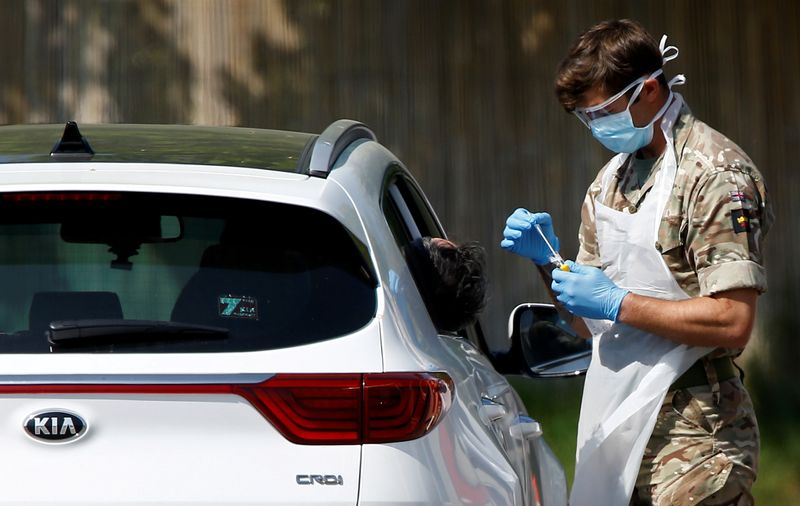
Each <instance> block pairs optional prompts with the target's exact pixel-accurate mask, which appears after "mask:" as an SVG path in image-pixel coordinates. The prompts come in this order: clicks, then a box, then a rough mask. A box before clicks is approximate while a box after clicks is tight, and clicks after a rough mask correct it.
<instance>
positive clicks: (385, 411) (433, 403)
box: [240, 373, 453, 444]
mask: <svg viewBox="0 0 800 506" xmlns="http://www.w3.org/2000/svg"><path fill="white" fill-rule="evenodd" d="M240 388H241V389H242V390H243V392H242V394H241V395H243V396H244V397H245V398H247V399H248V400H250V402H251V403H252V404H253V405H254V406H255V407H256V408H257V409H258V410H259V411H260V412H261V414H263V415H264V417H266V418H267V419H268V420H269V421H270V422H272V424H273V425H274V426H275V428H277V429H278V430H279V431H280V432H281V434H283V435H284V436H285V437H286V438H287V439H288V440H290V441H292V442H295V443H300V444H360V443H387V442H393V441H408V440H409V439H416V438H418V437H421V436H424V435H425V434H427V433H428V432H430V431H431V429H433V428H434V427H435V426H436V424H437V423H438V422H439V420H440V419H441V417H442V415H444V414H445V413H446V412H447V409H448V408H449V407H450V402H451V400H452V395H453V384H452V380H451V379H450V377H449V376H447V375H446V374H443V373H437V374H430V373H373V374H364V375H361V374H308V375H305V374H279V375H277V376H275V377H274V378H272V379H270V380H268V381H265V382H264V383H261V384H259V385H253V386H252V387H250V386H241V387H240Z"/></svg>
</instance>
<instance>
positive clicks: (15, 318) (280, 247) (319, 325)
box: [0, 192, 377, 353]
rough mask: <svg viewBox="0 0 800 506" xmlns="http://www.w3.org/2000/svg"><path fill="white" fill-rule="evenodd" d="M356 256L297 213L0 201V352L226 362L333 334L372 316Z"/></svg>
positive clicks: (170, 203) (345, 236)
mask: <svg viewBox="0 0 800 506" xmlns="http://www.w3.org/2000/svg"><path fill="white" fill-rule="evenodd" d="M364 252H365V248H364V246H363V244H361V243H360V242H359V241H358V240H357V239H356V238H355V237H354V236H352V234H350V233H349V232H348V231H347V230H346V229H345V228H344V227H343V226H342V225H341V224H340V223H338V222H337V221H336V220H335V219H334V218H332V217H331V216H329V215H327V214H325V213H323V212H320V211H318V210H314V209H309V208H305V207H299V206H292V205H286V204H279V203H269V202H261V201H254V200H245V199H233V198H221V197H207V196H195V195H175V194H157V193H126V192H50V193H47V192H37V193H4V194H0V280H2V284H0V353H59V352H114V353H132V352H135V353H154V352H235V351H249V350H268V349H275V348H284V347H289V346H297V345H302V344H309V343H313V342H317V341H321V340H326V339H331V338H334V337H337V336H342V335H345V334H348V333H351V332H353V331H355V330H357V329H359V328H361V327H363V326H364V325H366V324H367V323H368V322H369V321H370V320H371V319H372V318H373V316H374V314H375V310H376V305H377V300H376V297H377V295H376V290H375V287H376V282H375V276H374V274H373V271H372V268H371V265H370V264H369V260H368V257H367V255H366V254H365V253H364Z"/></svg>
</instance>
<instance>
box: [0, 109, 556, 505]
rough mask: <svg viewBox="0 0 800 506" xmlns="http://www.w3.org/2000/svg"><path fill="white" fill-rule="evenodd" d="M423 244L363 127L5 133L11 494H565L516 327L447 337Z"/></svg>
mask: <svg viewBox="0 0 800 506" xmlns="http://www.w3.org/2000/svg"><path fill="white" fill-rule="evenodd" d="M62 129H63V133H62ZM420 236H440V237H444V230H443V229H442V227H441V225H440V223H439V221H438V219H437V218H436V215H435V214H434V212H433V211H432V209H431V207H430V205H429V203H428V201H427V199H426V198H425V196H424V194H423V193H422V191H421V190H420V189H419V186H418V185H417V184H416V183H415V181H414V180H413V179H412V177H411V176H410V175H409V173H408V171H407V170H406V169H405V168H404V167H403V165H402V164H401V162H400V161H398V160H397V159H396V158H395V157H394V156H393V155H392V154H391V153H390V152H389V151H388V150H387V149H385V148H384V147H383V146H381V145H380V144H379V143H378V142H377V141H376V140H375V136H374V135H373V134H372V132H371V131H370V130H368V129H367V128H366V127H365V126H364V125H362V124H360V123H356V122H353V121H349V120H340V121H337V122H335V123H333V124H332V125H331V126H330V127H329V128H327V129H326V130H325V131H324V132H323V133H322V134H321V135H319V136H316V135H311V134H302V133H294V132H281V131H269V130H258V129H246V128H206V127H190V126H153V125H150V126H144V125H138V126H134V125H95V126H91V125H81V126H80V129H79V128H78V126H77V125H76V124H75V123H73V122H70V123H68V124H67V127H66V129H64V128H63V126H59V125H36V126H10V127H2V128H0V280H2V285H1V287H0V292H1V294H0V301H2V304H0V413H2V414H0V448H2V451H3V459H2V460H0V486H1V488H2V493H0V503H3V504H19V503H26V504H60V503H69V504H176V503H181V504H296V505H301V504H302V505H314V504H327V505H361V506H368V505H411V504H414V505H421V504H431V505H442V504H470V505H489V504H492V505H502V506H508V505H540V504H543V505H545V506H550V505H564V504H566V487H565V479H564V473H563V470H562V469H561V467H560V465H559V464H558V462H557V461H556V460H555V458H554V457H553V455H552V453H551V452H550V449H549V448H548V446H547V444H546V443H545V442H544V440H543V438H542V437H541V427H540V426H539V424H538V423H537V422H536V421H535V420H533V419H532V418H530V417H529V416H528V414H527V413H526V411H525V407H524V406H523V404H522V403H521V401H520V399H519V398H518V396H517V394H516V392H515V391H514V390H513V389H512V388H511V386H510V385H509V383H508V382H507V380H506V378H505V377H504V376H503V375H501V374H500V372H498V369H497V368H496V367H498V368H499V370H500V371H501V372H504V373H519V372H526V371H525V369H526V368H527V369H528V371H530V368H528V365H529V362H530V360H528V358H529V357H528V355H530V353H529V350H527V349H522V348H520V346H521V344H520V343H522V342H527V341H525V340H520V337H519V334H520V332H521V331H520V324H519V323H518V322H517V323H516V324H515V329H516V330H515V332H514V334H515V338H514V346H515V347H514V348H513V349H512V354H511V355H509V354H506V355H504V356H501V355H497V357H496V358H495V357H493V356H492V355H491V354H490V353H489V352H488V350H487V348H486V345H485V343H484V339H483V336H482V334H481V330H480V327H479V325H478V324H475V325H473V326H471V327H470V328H468V329H466V331H464V332H462V333H461V335H448V334H445V333H440V332H438V331H437V329H436V328H435V327H434V324H433V323H432V320H431V317H430V316H429V313H428V311H427V310H426V306H425V304H424V302H423V300H422V298H421V296H420V293H419V291H418V289H417V287H416V285H415V283H414V280H413V277H412V275H411V274H410V271H409V267H408V264H407V262H406V259H405V257H404V254H403V247H404V246H405V245H406V244H408V243H409V242H410V241H411V240H413V239H414V238H416V237H420ZM520 314H521V313H515V316H513V317H512V320H514V318H516V320H515V321H518V320H519V319H520ZM525 325H527V326H530V322H528V323H527V324H525ZM525 346H528V345H525ZM526 357H528V358H526ZM550 358H553V357H550ZM556 358H558V357H556ZM492 361H494V364H495V365H493V364H492ZM571 373H572V371H567V372H565V374H571Z"/></svg>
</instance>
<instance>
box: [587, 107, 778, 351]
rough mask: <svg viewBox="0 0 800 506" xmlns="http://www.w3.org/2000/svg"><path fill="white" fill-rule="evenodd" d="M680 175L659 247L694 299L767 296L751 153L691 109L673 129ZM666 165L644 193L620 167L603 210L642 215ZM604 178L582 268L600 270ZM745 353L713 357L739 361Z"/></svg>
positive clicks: (763, 216)
mask: <svg viewBox="0 0 800 506" xmlns="http://www.w3.org/2000/svg"><path fill="white" fill-rule="evenodd" d="M674 139H675V149H676V154H677V156H678V171H677V174H676V176H675V183H674V186H673V190H672V196H671V197H670V199H669V200H668V201H667V204H666V208H665V210H664V214H663V216H662V218H661V225H660V227H659V230H658V241H657V242H656V244H655V245H654V246H655V248H656V249H657V250H658V251H660V252H661V254H662V256H663V257H664V261H665V262H666V263H667V266H668V267H669V269H670V271H672V274H673V275H674V276H675V280H676V281H677V282H678V285H679V286H680V287H681V288H682V289H683V290H684V291H685V292H686V293H687V294H688V295H689V296H690V297H697V296H705V295H712V294H714V293H718V292H723V291H726V290H732V289H736V288H755V289H756V290H758V291H759V292H764V291H766V289H767V276H766V271H765V269H764V252H763V240H764V236H765V234H766V233H767V231H768V229H769V227H770V225H771V223H772V220H773V215H772V210H771V206H770V201H769V199H768V195H767V188H766V186H765V184H764V179H763V177H762V176H761V173H760V172H759V171H758V169H757V168H756V166H755V164H754V163H753V162H752V161H751V160H750V158H749V157H748V156H747V154H745V152H744V151H743V150H742V149H741V148H740V147H739V146H737V145H736V144H734V143H733V142H732V141H730V140H729V139H728V138H726V137H725V136H724V135H722V134H721V133H719V132H717V131H716V130H714V129H712V128H711V127H709V126H708V125H706V124H705V123H703V122H702V121H700V120H698V119H696V118H695V117H694V116H693V115H692V113H691V111H690V110H689V108H688V106H686V105H685V104H684V106H683V108H682V110H681V112H680V116H679V118H678V120H677V121H676V123H675V127H674ZM660 166H661V162H660V161H658V162H656V165H655V166H654V169H653V170H652V171H651V172H650V175H649V176H648V177H647V179H646V180H645V181H644V183H643V184H642V185H641V187H640V185H639V180H638V178H637V177H636V175H635V174H632V172H633V168H632V164H630V163H626V164H624V165H623V166H622V167H620V169H619V171H618V172H617V174H616V177H615V178H613V179H612V187H611V188H609V189H608V191H607V192H606V196H605V201H604V202H603V204H604V205H606V206H608V207H611V208H613V209H616V210H620V211H623V212H635V211H636V210H637V209H638V207H639V206H640V205H641V204H642V202H643V201H644V199H645V198H646V197H647V194H648V193H649V190H650V189H651V188H652V187H653V183H654V182H655V175H656V173H657V172H658V170H659V169H660ZM604 171H605V167H603V169H602V170H600V172H599V173H598V175H597V177H596V178H595V180H594V182H593V183H592V184H591V186H590V187H589V189H588V191H587V192H586V197H585V199H584V202H583V207H582V209H581V226H580V230H579V234H578V238H579V241H580V249H579V251H578V255H577V258H576V261H577V262H578V263H582V264H587V265H594V266H596V267H600V252H599V249H598V244H597V237H596V234H595V205H594V202H595V199H596V198H597V197H598V195H600V193H601V177H602V174H603V173H604ZM739 353H740V350H728V351H727V352H722V351H721V350H720V351H719V352H716V353H714V356H719V355H723V354H731V355H738V354H739Z"/></svg>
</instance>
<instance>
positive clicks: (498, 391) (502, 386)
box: [485, 382, 511, 401]
mask: <svg viewBox="0 0 800 506" xmlns="http://www.w3.org/2000/svg"><path fill="white" fill-rule="evenodd" d="M509 390H511V385H510V384H508V383H507V382H502V383H495V384H494V385H489V388H487V389H486V397H485V398H488V399H491V400H493V401H496V400H497V398H498V397H500V396H502V395H505V394H507V393H508V391H509Z"/></svg>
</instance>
